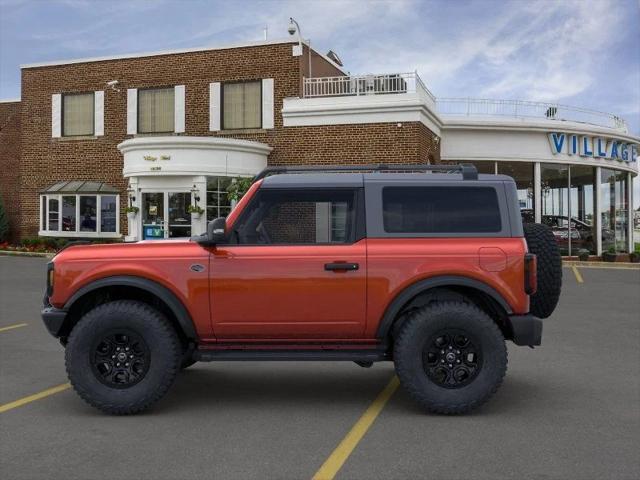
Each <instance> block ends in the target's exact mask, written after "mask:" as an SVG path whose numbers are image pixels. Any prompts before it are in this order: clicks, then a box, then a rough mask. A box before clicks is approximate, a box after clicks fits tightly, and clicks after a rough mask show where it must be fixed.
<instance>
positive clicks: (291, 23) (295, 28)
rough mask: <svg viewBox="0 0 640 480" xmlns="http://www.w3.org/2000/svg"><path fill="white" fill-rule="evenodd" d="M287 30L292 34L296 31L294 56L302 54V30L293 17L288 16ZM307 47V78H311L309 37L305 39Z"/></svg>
mask: <svg viewBox="0 0 640 480" xmlns="http://www.w3.org/2000/svg"><path fill="white" fill-rule="evenodd" d="M287 31H288V32H289V35H291V36H293V35H295V34H296V32H297V33H298V50H297V51H295V47H294V53H293V55H294V57H299V56H301V55H302V52H303V50H302V32H301V31H300V25H299V24H298V22H296V21H295V20H294V19H293V17H289V28H287ZM307 48H308V49H309V55H308V57H309V78H311V77H312V76H313V75H311V39H309V40H307Z"/></svg>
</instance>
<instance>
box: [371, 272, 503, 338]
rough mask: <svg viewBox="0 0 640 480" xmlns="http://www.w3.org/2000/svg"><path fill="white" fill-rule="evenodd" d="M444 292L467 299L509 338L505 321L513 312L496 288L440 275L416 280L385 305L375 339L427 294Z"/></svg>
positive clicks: (459, 277)
mask: <svg viewBox="0 0 640 480" xmlns="http://www.w3.org/2000/svg"><path fill="white" fill-rule="evenodd" d="M444 291H447V292H454V293H455V294H458V295H461V296H463V297H465V298H467V299H469V300H470V301H471V302H472V303H474V304H476V305H477V306H478V307H480V308H481V309H482V310H484V311H486V312H487V313H489V315H490V316H491V317H492V318H494V321H496V322H497V323H498V326H499V327H500V328H501V330H502V331H503V333H504V334H505V337H506V338H509V337H510V336H511V335H512V332H511V331H510V327H509V324H508V322H507V321H506V320H507V316H508V315H510V314H511V313H513V312H512V310H511V307H510V306H509V304H508V302H507V301H506V300H505V299H504V297H503V296H502V295H501V294H500V293H499V292H498V291H497V290H496V289H494V288H493V287H491V286H489V285H487V284H485V283H483V282H481V281H479V280H476V279H473V278H469V277H464V276H457V275H443V276H437V277H431V278H426V279H423V280H419V281H417V282H415V283H413V284H411V285H409V286H407V287H405V288H404V289H403V290H402V291H401V292H399V293H398V294H397V295H396V296H395V297H394V299H393V300H392V301H391V303H389V305H388V306H387V308H386V310H385V312H384V315H383V316H382V319H381V320H380V324H379V325H378V329H377V331H376V337H377V338H380V339H387V338H388V337H389V336H390V335H391V334H392V333H393V331H394V329H395V327H396V326H397V325H398V322H401V321H402V317H403V314H404V313H405V312H407V311H409V310H410V309H411V308H413V307H418V306H421V301H420V300H421V299H424V298H425V297H426V296H427V295H430V294H432V293H438V292H444ZM496 316H497V318H496Z"/></svg>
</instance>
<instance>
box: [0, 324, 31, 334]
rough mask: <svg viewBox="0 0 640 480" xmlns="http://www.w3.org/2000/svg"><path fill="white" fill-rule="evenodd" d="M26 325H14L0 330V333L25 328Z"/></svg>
mask: <svg viewBox="0 0 640 480" xmlns="http://www.w3.org/2000/svg"><path fill="white" fill-rule="evenodd" d="M27 325H28V324H27V323H16V324H15V325H9V326H8V327H2V328H0V332H6V331H7V330H13V329H14V328H20V327H26V326H27Z"/></svg>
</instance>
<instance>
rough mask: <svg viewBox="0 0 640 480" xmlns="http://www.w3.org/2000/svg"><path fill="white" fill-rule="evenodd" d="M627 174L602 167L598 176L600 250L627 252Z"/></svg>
mask: <svg viewBox="0 0 640 480" xmlns="http://www.w3.org/2000/svg"><path fill="white" fill-rule="evenodd" d="M627 178H628V174H627V173H626V172H620V171H617V170H610V169H606V168H603V169H602V170H601V176H600V218H601V222H602V251H603V252H627V251H628V232H629V205H628V198H629V196H628V191H627V188H628V183H627Z"/></svg>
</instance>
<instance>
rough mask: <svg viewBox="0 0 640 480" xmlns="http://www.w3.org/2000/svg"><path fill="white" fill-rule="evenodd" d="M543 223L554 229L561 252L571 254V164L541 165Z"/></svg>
mask: <svg viewBox="0 0 640 480" xmlns="http://www.w3.org/2000/svg"><path fill="white" fill-rule="evenodd" d="M540 180H541V188H540V192H541V196H542V202H541V204H542V223H543V224H545V225H547V226H548V227H549V228H551V230H552V231H553V235H554V236H555V238H556V241H557V242H558V247H559V248H560V254H562V255H570V253H569V252H570V250H569V248H570V247H569V238H570V237H571V235H575V233H572V232H571V229H570V225H569V166H568V165H556V164H552V163H543V164H541V165H540Z"/></svg>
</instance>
